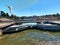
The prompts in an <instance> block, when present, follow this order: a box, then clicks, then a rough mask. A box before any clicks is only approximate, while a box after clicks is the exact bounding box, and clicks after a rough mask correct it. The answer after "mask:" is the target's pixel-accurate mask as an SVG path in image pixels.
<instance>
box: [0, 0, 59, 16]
mask: <svg viewBox="0 0 60 45" xmlns="http://www.w3.org/2000/svg"><path fill="white" fill-rule="evenodd" d="M8 6H11V7H12V13H13V14H14V15H17V16H33V15H37V16H40V15H46V14H56V13H60V0H0V11H4V12H6V13H9V14H10V12H9V9H8Z"/></svg>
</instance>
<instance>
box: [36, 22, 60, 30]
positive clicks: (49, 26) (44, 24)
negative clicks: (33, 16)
mask: <svg viewBox="0 0 60 45" xmlns="http://www.w3.org/2000/svg"><path fill="white" fill-rule="evenodd" d="M36 27H37V29H43V30H60V25H56V24H49V23H48V22H46V21H45V22H44V21H42V22H41V24H38V25H37V26H36Z"/></svg>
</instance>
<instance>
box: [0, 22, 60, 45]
mask: <svg viewBox="0 0 60 45" xmlns="http://www.w3.org/2000/svg"><path fill="white" fill-rule="evenodd" d="M27 24H28V25H36V23H24V24H21V25H27ZM40 41H60V32H48V31H43V30H37V29H28V30H25V31H22V32H17V33H13V34H5V35H2V36H0V44H3V45H19V44H21V45H24V44H30V45H33V44H35V43H36V42H37V43H38V42H40ZM3 42H4V43H3Z"/></svg>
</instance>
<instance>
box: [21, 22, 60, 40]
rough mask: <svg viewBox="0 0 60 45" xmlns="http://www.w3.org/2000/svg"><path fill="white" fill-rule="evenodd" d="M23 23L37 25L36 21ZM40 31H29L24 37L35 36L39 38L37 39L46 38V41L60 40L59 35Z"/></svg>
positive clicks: (34, 37)
mask: <svg viewBox="0 0 60 45" xmlns="http://www.w3.org/2000/svg"><path fill="white" fill-rule="evenodd" d="M22 25H36V23H23V24H22ZM32 30H33V29H32ZM40 31H41V30H40ZM40 31H39V32H31V31H30V32H29V33H28V32H27V34H26V35H25V36H23V38H33V39H37V40H40V39H42V40H46V41H60V37H59V36H57V35H56V36H55V35H50V33H47V32H45V33H44V31H42V32H40ZM46 33H47V34H46Z"/></svg>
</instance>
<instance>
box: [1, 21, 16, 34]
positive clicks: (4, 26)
mask: <svg viewBox="0 0 60 45" xmlns="http://www.w3.org/2000/svg"><path fill="white" fill-rule="evenodd" d="M14 24H15V23H14V22H12V23H11V22H10V23H1V24H0V35H2V34H3V33H2V30H3V29H5V28H7V27H9V26H12V25H14Z"/></svg>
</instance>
